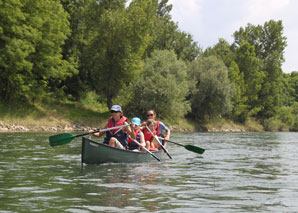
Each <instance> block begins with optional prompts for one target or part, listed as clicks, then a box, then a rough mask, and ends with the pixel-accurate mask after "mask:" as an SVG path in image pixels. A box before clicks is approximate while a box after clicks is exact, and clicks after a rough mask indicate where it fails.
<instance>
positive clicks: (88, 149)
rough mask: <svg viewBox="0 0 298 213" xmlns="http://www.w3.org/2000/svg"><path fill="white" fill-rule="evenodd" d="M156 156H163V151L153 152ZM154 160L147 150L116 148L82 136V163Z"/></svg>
mask: <svg viewBox="0 0 298 213" xmlns="http://www.w3.org/2000/svg"><path fill="white" fill-rule="evenodd" d="M154 155H155V156H157V157H158V158H160V159H161V158H163V156H164V154H163V152H162V151H161V150H160V151H157V152H154ZM149 161H156V162H157V160H156V159H155V158H153V157H152V156H151V155H150V154H148V153H147V152H133V151H129V150H123V149H117V148H113V147H110V146H107V145H105V144H103V143H98V142H96V141H93V140H91V139H89V138H86V137H83V138H82V163H86V164H100V163H109V162H111V163H142V162H149Z"/></svg>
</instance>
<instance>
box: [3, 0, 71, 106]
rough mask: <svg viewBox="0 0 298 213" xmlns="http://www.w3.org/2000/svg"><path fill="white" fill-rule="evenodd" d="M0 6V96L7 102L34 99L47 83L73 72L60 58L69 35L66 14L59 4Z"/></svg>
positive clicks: (29, 2) (30, 0)
mask: <svg viewBox="0 0 298 213" xmlns="http://www.w3.org/2000/svg"><path fill="white" fill-rule="evenodd" d="M1 6H2V7H1V11H0V17H2V18H1V23H0V28H1V29H2V30H1V31H0V32H1V35H0V37H1V39H2V44H3V45H2V46H1V47H0V67H1V69H3V70H2V72H1V73H0V80H1V82H6V83H5V84H1V86H0V87H1V88H0V95H1V96H2V98H3V99H5V100H6V101H7V102H9V101H12V100H15V99H18V98H20V97H27V98H29V97H30V99H31V100H32V99H38V98H40V97H41V95H42V94H44V93H45V92H46V91H47V89H48V86H49V81H50V79H65V78H66V76H69V75H71V74H72V72H74V69H73V68H72V67H71V65H70V64H69V63H68V62H67V61H65V60H63V59H62V55H61V51H62V49H61V45H63V44H64V40H65V39H66V37H67V35H68V34H69V32H70V31H69V23H68V21H67V14H66V13H65V11H64V10H63V9H62V7H61V5H60V2H59V1H50V0H45V1H37V0H26V1H22V2H20V1H8V2H6V3H2V5H1ZM57 70H59V71H57Z"/></svg>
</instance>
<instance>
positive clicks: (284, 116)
mask: <svg viewBox="0 0 298 213" xmlns="http://www.w3.org/2000/svg"><path fill="white" fill-rule="evenodd" d="M278 111H279V112H278V118H279V119H280V120H281V121H282V122H283V123H285V124H287V125H289V126H293V125H294V122H295V117H294V116H293V114H292V111H293V109H292V108H291V107H288V106H283V107H280V108H279V110H278Z"/></svg>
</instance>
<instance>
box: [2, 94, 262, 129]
mask: <svg viewBox="0 0 298 213" xmlns="http://www.w3.org/2000/svg"><path fill="white" fill-rule="evenodd" d="M84 102H85V100H83V101H81V102H76V103H70V102H69V103H64V104H57V103H52V102H51V103H44V104H35V105H28V104H16V105H10V106H6V105H3V104H0V122H1V123H2V125H3V124H5V125H20V126H24V127H36V128H37V129H38V128H39V127H57V126H59V127H61V129H62V130H64V128H65V127H72V126H82V127H91V128H99V127H104V125H105V124H106V121H107V119H108V118H109V116H110V113H109V111H108V109H107V107H105V106H103V105H100V104H98V103H94V104H92V102H90V100H89V101H88V103H89V104H88V105H84V104H83V103H84ZM1 123H0V124H1ZM164 123H166V124H167V125H168V126H169V127H170V128H171V129H172V130H173V131H179V132H180V131H210V132H241V131H263V127H262V126H261V125H260V124H258V123H257V122H256V121H249V122H247V123H246V124H245V125H241V124H236V123H234V122H232V121H230V120H226V119H216V120H213V121H210V122H208V123H198V122H195V121H192V120H187V119H180V120H179V121H178V122H176V123H170V122H168V121H166V120H165V121H164Z"/></svg>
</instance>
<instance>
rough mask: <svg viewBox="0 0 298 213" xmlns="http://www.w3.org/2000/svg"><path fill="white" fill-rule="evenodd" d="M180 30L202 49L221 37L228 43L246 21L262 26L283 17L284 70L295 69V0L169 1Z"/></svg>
mask: <svg viewBox="0 0 298 213" xmlns="http://www.w3.org/2000/svg"><path fill="white" fill-rule="evenodd" d="M169 4H172V5H173V8H172V11H171V15H172V20H173V21H174V22H176V23H177V24H178V26H179V29H180V30H182V31H184V32H187V33H189V34H191V35H192V36H193V40H194V41H196V42H197V43H198V45H199V46H200V47H201V48H203V50H205V49H206V48H207V47H209V46H213V45H215V44H216V43H217V42H218V39H219V38H223V39H225V40H226V41H228V42H229V43H230V44H231V43H232V42H233V40H234V39H233V37H232V35H233V33H234V32H235V31H238V30H239V28H240V27H243V28H245V27H246V26H247V24H248V23H251V24H253V25H255V26H256V25H264V23H265V22H266V21H269V20H271V19H272V20H275V21H278V20H282V23H283V27H284V31H283V36H285V37H287V47H286V48H285V52H284V58H285V62H284V63H283V65H282V69H283V72H285V73H291V72H292V71H298V15H297V14H298V12H297V11H298V0H169Z"/></svg>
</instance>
